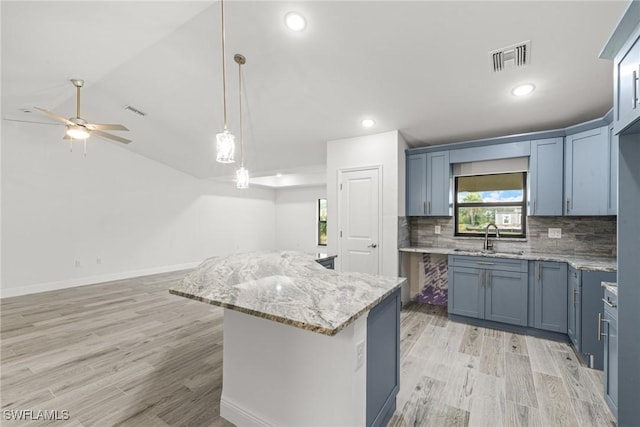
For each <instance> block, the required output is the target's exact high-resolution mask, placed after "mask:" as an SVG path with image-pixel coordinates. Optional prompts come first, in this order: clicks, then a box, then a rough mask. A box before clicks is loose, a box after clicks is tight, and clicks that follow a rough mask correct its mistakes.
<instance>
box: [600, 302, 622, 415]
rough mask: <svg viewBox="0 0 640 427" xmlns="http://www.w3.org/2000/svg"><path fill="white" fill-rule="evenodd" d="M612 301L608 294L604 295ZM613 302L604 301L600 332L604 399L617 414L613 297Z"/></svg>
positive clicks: (616, 317) (616, 321) (615, 334)
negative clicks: (602, 349) (602, 355)
mask: <svg viewBox="0 0 640 427" xmlns="http://www.w3.org/2000/svg"><path fill="white" fill-rule="evenodd" d="M605 298H606V300H607V301H612V298H611V297H610V296H605ZM612 302H613V304H612V303H611V302H609V304H607V303H606V302H605V303H604V304H605V306H604V310H603V311H604V316H603V318H602V325H601V328H602V329H601V332H598V335H600V336H602V338H603V343H604V400H605V401H606V402H607V405H608V406H609V408H610V409H611V412H612V413H613V414H614V415H615V416H616V417H617V416H618V310H617V304H616V301H615V298H614V299H613V301H612Z"/></svg>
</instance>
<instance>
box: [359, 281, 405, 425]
mask: <svg viewBox="0 0 640 427" xmlns="http://www.w3.org/2000/svg"><path fill="white" fill-rule="evenodd" d="M399 390H400V289H397V290H396V291H394V292H393V293H392V294H391V295H389V296H388V297H386V298H385V299H384V300H383V301H382V302H380V303H379V304H378V305H377V306H375V307H374V308H372V309H371V311H370V312H369V315H368V316H367V398H366V399H367V410H366V418H367V419H366V423H367V427H378V426H386V425H387V423H388V422H389V420H390V419H391V416H392V415H393V413H394V411H395V410H396V395H397V394H398V391H399Z"/></svg>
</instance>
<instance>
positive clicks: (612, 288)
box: [600, 282, 618, 296]
mask: <svg viewBox="0 0 640 427" xmlns="http://www.w3.org/2000/svg"><path fill="white" fill-rule="evenodd" d="M600 285H601V286H602V287H603V288H605V289H606V290H607V291H609V292H611V293H612V294H614V295H615V296H618V284H617V283H615V282H600Z"/></svg>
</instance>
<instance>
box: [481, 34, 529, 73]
mask: <svg viewBox="0 0 640 427" xmlns="http://www.w3.org/2000/svg"><path fill="white" fill-rule="evenodd" d="M489 60H490V61H491V68H492V69H493V72H494V73H498V72H500V71H504V70H507V69H510V68H519V67H524V66H526V65H529V63H531V40H528V41H526V42H522V43H518V44H514V45H512V46H507V47H503V48H502V49H497V50H494V51H491V52H489Z"/></svg>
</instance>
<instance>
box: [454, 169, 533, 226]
mask: <svg viewBox="0 0 640 427" xmlns="http://www.w3.org/2000/svg"><path fill="white" fill-rule="evenodd" d="M509 173H519V174H522V201H521V202H488V203H480V202H472V203H459V202H458V178H460V177H461V176H456V177H454V180H453V181H454V192H453V217H454V228H453V235H454V236H455V237H484V233H460V232H459V231H458V226H459V220H458V208H460V207H462V208H495V207H509V206H519V207H521V209H522V221H521V224H522V233H521V234H505V235H502V234H501V235H500V238H501V239H524V238H526V237H527V203H528V201H527V179H528V176H527V175H528V172H527V171H520V172H503V173H488V174H482V175H463V176H466V177H468V176H483V175H505V174H509ZM496 225H497V226H498V228H499V227H500V224H496ZM502 225H504V224H502Z"/></svg>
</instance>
